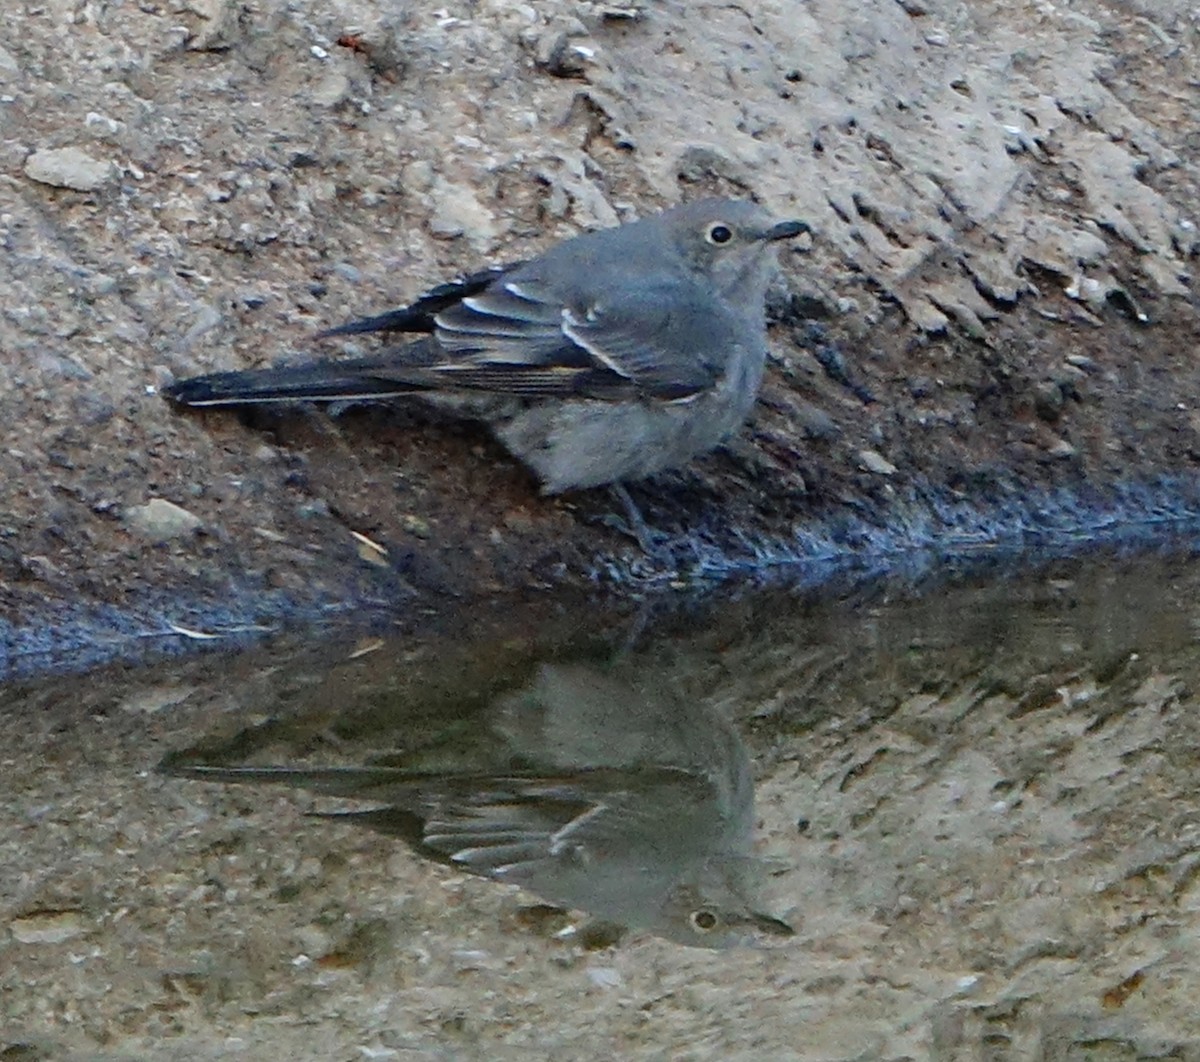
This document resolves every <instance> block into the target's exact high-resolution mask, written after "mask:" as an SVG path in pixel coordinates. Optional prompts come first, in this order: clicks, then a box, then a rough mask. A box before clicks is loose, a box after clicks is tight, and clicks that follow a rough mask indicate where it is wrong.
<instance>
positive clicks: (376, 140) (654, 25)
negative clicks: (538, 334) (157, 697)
mask: <svg viewBox="0 0 1200 1062" xmlns="http://www.w3.org/2000/svg"><path fill="white" fill-rule="evenodd" d="M1197 32H1198V31H1197V25H1196V15H1195V12H1194V10H1193V9H1192V7H1191V6H1190V5H1188V4H1184V3H1173V2H1157V3H1153V4H1151V3H1135V2H1117V0H1113V2H1110V3H1105V2H1102V0H1081V2H1077V3H1072V4H1071V5H1069V6H1067V5H1054V4H1050V3H1044V2H1028V3H1020V4H1012V3H999V2H997V3H990V2H989V3H973V4H971V5H960V4H953V3H949V2H946V3H943V2H939V0H929V2H925V0H922V2H920V3H910V2H904V3H897V2H893V0H871V2H870V3H867V4H865V5H864V4H856V5H852V6H850V7H847V6H846V5H843V4H841V3H839V2H835V0H814V2H811V3H797V2H766V3H756V4H753V5H745V6H738V5H736V4H682V3H628V4H620V3H615V4H608V3H599V2H596V3H590V2H580V3H566V2H558V0H555V2H547V3H539V4H536V5H525V4H511V3H507V2H479V3H448V4H445V5H443V6H442V7H440V8H438V9H436V10H430V9H429V8H428V7H426V6H423V5H407V4H398V5H390V6H377V5H374V4H370V3H365V2H359V0H346V2H325V0H302V2H300V3H294V4H290V5H287V6H286V7H279V6H278V5H274V4H267V3H254V2H251V3H238V2H234V0H190V2H176V0H172V2H169V3H161V4H155V3H151V4H140V5H132V4H113V3H75V2H58V0H52V2H50V3H39V4H36V5H35V4H30V3H21V4H16V5H12V10H11V11H6V15H5V23H4V31H3V33H4V36H3V38H2V41H0V44H2V47H0V129H2V130H3V136H2V137H0V230H2V232H3V242H4V248H5V254H4V256H3V258H0V278H2V284H3V290H4V299H3V305H2V306H0V352H2V356H3V363H4V373H3V376H2V378H0V424H2V425H3V428H2V429H0V430H2V431H3V435H4V439H3V445H2V446H0V512H2V514H3V519H2V521H0V622H3V623H4V624H5V627H4V631H5V645H6V647H7V648H6V650H5V651H6V656H7V659H8V662H9V664H10V665H11V663H12V662H13V661H14V660H19V659H23V658H25V657H28V655H29V654H31V653H35V654H36V653H38V652H42V651H44V650H47V649H59V650H71V651H74V650H77V649H89V648H90V649H94V648H95V646H96V645H97V644H98V643H100V642H102V643H103V644H104V645H105V646H115V647H117V649H118V650H122V651H126V652H128V651H129V650H130V649H131V647H133V646H134V645H141V644H144V643H145V641H146V636H147V635H152V636H155V637H157V636H159V635H162V636H164V637H166V638H168V639H170V638H171V637H173V635H172V634H171V632H172V630H173V627H172V624H175V625H183V626H188V627H199V628H203V629H207V630H213V629H228V628H230V627H237V626H245V625H247V624H253V623H255V622H264V623H267V624H272V623H276V622H278V621H279V620H280V618H281V617H283V616H286V615H293V616H295V615H300V616H306V617H308V618H309V619H312V618H314V617H316V616H319V615H321V614H322V613H323V612H328V611H329V610H338V611H342V610H345V609H347V608H349V609H351V610H362V609H364V608H367V607H380V608H383V609H385V610H386V609H393V608H395V607H396V606H398V605H399V606H400V607H401V608H402V609H403V610H407V609H408V607H409V604H410V603H411V602H412V601H414V600H415V601H419V602H420V603H421V605H422V607H428V606H429V605H430V604H435V603H436V602H437V601H440V600H444V599H445V597H446V596H447V595H455V596H462V597H472V596H475V595H480V594H491V593H496V592H509V591H514V590H518V589H521V590H523V589H526V588H530V587H534V588H538V587H549V586H556V585H558V586H562V585H575V586H579V585H588V584H590V583H592V582H593V581H594V580H595V579H596V578H597V577H599V578H601V579H602V580H605V581H607V580H609V578H610V577H611V576H614V575H615V576H616V577H617V578H628V577H629V576H630V575H631V574H638V575H640V576H642V577H645V576H646V575H647V574H649V575H652V576H653V575H663V574H664V573H665V574H666V575H667V576H668V577H675V576H679V575H684V576H686V575H687V574H688V572H689V570H690V569H691V568H694V567H695V566H696V565H695V563H694V562H695V560H696V558H697V557H698V556H701V555H703V556H704V557H705V558H707V560H706V564H707V566H708V567H709V568H712V567H713V566H714V564H713V563H711V562H712V561H713V558H714V557H716V558H720V557H722V556H724V557H732V558H733V559H734V561H738V560H739V559H740V560H746V559H747V558H749V559H750V561H751V562H752V563H753V561H754V550H753V549H751V548H749V547H748V546H747V543H759V544H762V543H767V544H769V545H770V552H771V556H772V557H774V558H776V559H778V558H779V557H781V556H786V555H787V554H788V552H789V551H795V552H799V553H803V552H805V550H806V549H809V548H811V541H810V540H809V539H807V538H805V535H806V534H808V533H810V532H812V531H813V529H815V528H824V529H826V530H828V529H829V528H833V529H834V531H833V532H830V534H831V535H832V537H831V538H828V540H822V541H823V543H824V545H831V548H833V549H834V550H837V549H843V550H846V549H851V548H854V544H855V541H856V539H855V536H854V534H853V533H852V531H853V528H854V527H855V526H859V525H865V526H868V527H869V526H875V527H889V526H896V525H897V524H903V525H904V526H905V527H909V528H916V529H917V530H914V531H912V533H911V534H909V535H908V537H909V538H910V539H911V538H914V537H916V538H919V537H922V536H924V537H925V538H926V539H928V538H929V537H934V538H936V537H937V535H938V534H939V531H940V529H943V525H944V524H945V522H946V517H945V507H946V506H947V505H948V504H953V505H957V506H959V509H958V510H956V511H958V512H959V514H960V517H961V513H962V512H969V513H971V514H972V517H971V519H972V520H973V521H975V524H976V525H977V526H974V527H973V530H974V531H977V532H978V533H979V534H982V535H984V536H987V535H993V534H1001V535H1002V534H1004V533H1005V531H1006V530H1012V528H1011V527H1007V528H1006V524H1005V521H1006V520H1007V519H1009V517H1010V516H1011V513H1009V512H1008V510H1006V506H1008V505H1010V504H1011V503H1013V502H1014V501H1015V502H1016V503H1017V504H1018V505H1021V504H1028V499H1030V498H1044V497H1047V496H1052V497H1055V498H1057V499H1058V500H1057V501H1056V502H1054V503H1053V504H1045V505H1043V504H1042V503H1041V502H1037V503H1036V504H1034V505H1033V507H1032V508H1033V510H1034V514H1035V517H1034V518H1035V522H1036V518H1037V514H1038V513H1041V514H1045V513H1046V512H1048V511H1049V510H1050V509H1053V508H1054V505H1066V507H1067V509H1068V510H1070V509H1071V506H1072V505H1073V504H1074V501H1073V500H1072V499H1080V498H1082V499H1083V506H1084V509H1085V510H1088V511H1094V510H1097V509H1098V510H1104V509H1105V507H1106V506H1107V507H1108V508H1109V509H1110V510H1112V511H1113V512H1115V514H1116V515H1117V516H1119V517H1121V518H1126V517H1132V518H1135V519H1136V518H1138V517H1139V516H1144V515H1145V513H1146V511H1147V510H1148V509H1151V510H1153V511H1154V512H1155V513H1156V514H1158V515H1162V514H1163V513H1166V514H1172V513H1178V512H1183V511H1190V510H1191V509H1193V508H1194V507H1193V505H1192V502H1191V500H1190V498H1191V493H1192V489H1191V477H1192V475H1193V471H1194V466H1195V462H1196V459H1197V454H1198V453H1200V439H1198V434H1197V433H1198V432H1200V417H1198V415H1197V413H1196V410H1195V408H1194V405H1195V398H1194V396H1195V394H1196V393H1197V390H1198V389H1200V388H1198V384H1200V379H1198V372H1200V370H1198V368H1197V364H1196V360H1195V358H1194V357H1193V352H1192V347H1193V343H1194V338H1195V334H1196V325H1195V319H1194V299H1193V295H1192V291H1191V286H1190V281H1191V269H1192V265H1193V259H1194V255H1195V251H1196V248H1197V238H1198V236H1197V230H1196V228H1195V225H1194V223H1193V218H1194V216H1195V213H1194V204H1195V202H1196V198H1197V197H1196V182H1197V161H1198V154H1200V146H1198V142H1197V139H1196V134H1195V130H1194V113H1195V111H1194V95H1195V84H1196V83H1197V79H1198V77H1200V65H1198V64H1200V60H1198V58H1197ZM710 191H718V192H723V193H728V194H736V195H753V196H755V197H758V198H760V199H761V200H762V201H763V202H765V203H767V204H769V205H770V206H771V207H772V208H773V209H775V210H777V211H778V212H779V213H780V214H781V215H786V216H790V215H796V216H800V217H803V218H805V219H807V220H808V221H809V222H810V223H811V224H812V225H813V227H814V229H815V230H816V236H815V239H814V240H813V241H812V244H811V247H807V248H798V249H796V250H794V251H789V252H788V253H787V254H786V255H785V260H784V262H783V268H782V271H781V280H780V283H779V286H778V288H777V290H776V291H775V293H774V294H773V296H772V299H771V306H770V311H771V318H772V321H773V327H772V343H773V349H774V355H775V356H774V359H773V364H772V366H771V368H770V372H769V378H768V381H767V383H766V386H765V388H764V393H763V396H762V401H761V402H760V404H759V406H758V408H757V410H756V412H755V414H754V416H753V418H752V421H751V423H750V424H749V425H748V426H747V427H746V429H745V430H744V431H743V432H742V434H741V435H740V436H739V437H738V438H737V439H736V440H734V441H733V442H731V444H730V445H729V446H728V447H726V448H724V449H723V450H722V451H720V452H717V453H715V454H713V455H710V456H708V457H706V458H704V459H702V460H699V461H697V462H696V463H695V464H694V465H693V466H692V467H690V468H688V469H686V470H683V471H681V472H679V473H673V474H668V475H663V476H661V477H659V478H657V479H655V480H654V481H652V482H650V483H647V484H643V485H640V486H638V487H637V488H636V489H635V497H636V498H637V500H638V501H639V503H640V504H641V505H642V507H643V509H644V510H645V512H646V515H647V517H648V519H649V520H650V522H651V523H652V524H655V525H656V526H657V527H659V528H661V529H663V530H668V531H671V532H673V533H674V534H675V538H674V540H673V546H672V548H671V549H668V550H666V551H665V552H664V555H663V556H661V557H659V558H656V559H654V560H653V561H649V562H648V561H647V559H646V558H644V557H640V556H639V555H638V552H637V550H636V547H634V546H633V545H632V544H631V543H630V541H629V540H628V539H627V537H626V536H624V535H622V534H621V533H620V531H619V530H616V529H614V528H613V527H612V526H611V521H610V520H609V519H608V518H609V517H610V516H611V513H612V508H613V505H612V502H611V500H610V499H609V497H608V496H607V495H606V494H604V493H603V492H601V493H599V494H597V493H596V492H592V493H584V494H581V495H578V496H571V497H566V498H563V499H559V500H551V501H547V500H544V499H542V498H540V497H539V496H538V495H537V493H536V490H535V488H534V486H533V484H532V482H531V479H530V477H529V475H528V474H527V473H526V472H525V471H524V470H523V469H521V468H520V467H519V466H518V465H517V464H515V463H514V462H513V461H512V460H511V459H509V458H508V457H507V456H506V455H505V454H504V452H503V451H502V450H501V449H500V447H499V446H498V445H496V444H495V443H494V442H492V441H491V440H489V439H488V438H487V437H486V436H485V435H484V434H483V433H482V431H481V429H479V428H477V427H476V426H473V425H470V424H461V423H450V422H446V421H444V420H441V419H438V418H436V417H434V416H433V415H432V414H430V413H428V412H426V411H423V410H421V409H420V408H414V407H412V406H402V407H401V408H398V409H393V410H384V411H381V410H366V409H359V410H353V411H350V412H347V413H345V414H344V415H341V416H339V417H335V418H331V417H329V416H328V415H325V414H320V413H313V412H303V411H299V412H295V413H288V414H271V415H269V416H266V415H247V416H241V417H239V416H238V415H236V414H230V413H209V414H205V415H199V416H196V415H192V416H189V415H181V414H180V413H178V412H177V411H175V410H173V409H172V408H171V407H170V406H169V405H168V404H167V403H166V402H165V401H163V400H162V398H161V396H160V395H159V394H158V390H159V388H161V386H162V385H163V384H164V383H166V382H168V381H170V380H171V379H172V378H176V377H179V376H183V375H188V374H193V373H196V372H200V371H205V370H211V369H223V368H231V367H243V366H249V365H258V364H264V363H269V362H272V361H274V360H277V359H280V358H284V357H297V356H302V355H304V354H306V353H308V352H311V351H313V350H314V349H317V347H316V344H314V341H313V338H312V337H313V335H314V333H315V332H316V331H317V330H319V329H321V328H323V327H327V326H330V325H333V324H336V323H339V322H341V321H343V320H345V319H347V318H349V317H352V316H356V315H360V314H363V313H367V312H371V311H376V310H379V309H381V308H385V307H388V306H392V305H395V304H398V303H400V302H403V301H405V300H407V299H410V298H411V297H413V296H414V295H416V294H418V293H419V292H420V291H422V290H423V289H425V288H426V287H428V286H429V285H430V284H432V283H435V282H438V281H440V280H442V279H445V278H447V277H448V276H452V275H454V274H455V273H456V272H458V271H459V270H461V269H464V268H471V267H475V266H479V265H482V264H485V263H489V262H497V261H506V260H512V259H514V258H519V257H522V256H525V255H528V254H531V253H535V252H536V251H537V250H538V249H540V248H542V247H545V246H547V245H548V244H549V243H550V242H552V241H554V240H556V239H559V238H562V237H565V236H569V235H571V234H573V233H576V232H579V231H581V230H583V229H586V228H590V227H595V226H602V225H609V224H613V223H616V222H618V221H620V220H622V219H625V218H629V217H632V216H634V215H636V214H638V213H641V212H645V211H649V210H653V209H655V208H658V207H660V206H664V205H667V204H670V203H673V202H676V201H679V200H681V199H685V198H688V197H693V196H697V195H700V194H704V193H707V192H710ZM347 347H350V348H351V349H353V345H351V344H347ZM322 349H323V348H322ZM337 349H341V348H337ZM1163 474H1169V475H1170V476H1172V477H1174V478H1173V479H1171V480H1170V482H1169V483H1165V484H1164V482H1163V481H1162V479H1161V477H1162V476H1163ZM1147 482H1149V483H1153V484H1157V486H1156V487H1155V490H1156V491H1158V493H1157V494H1154V493H1152V494H1151V495H1144V496H1143V495H1139V499H1140V500H1139V501H1137V502H1136V503H1135V504H1132V505H1130V504H1128V503H1127V502H1125V501H1122V500H1120V499H1119V498H1118V499H1117V500H1115V501H1114V495H1113V494H1112V493H1111V488H1113V487H1114V486H1120V485H1127V484H1129V483H1137V484H1144V483H1147ZM1044 492H1050V494H1049V495H1047V494H1045V493H1044ZM1055 492H1060V493H1057V494H1055ZM1064 499H1067V501H1064ZM164 502H167V503H170V505H164V504H163V503H164ZM147 506H149V508H147ZM897 513H902V514H903V519H901V518H900V517H898V516H897V515H896V514H897ZM1026 515H1028V514H1026ZM1068 517H1071V514H1070V513H1068ZM956 519H958V517H956ZM1023 519H1024V518H1023ZM951 522H952V521H951ZM848 528H849V529H850V531H847V529H848ZM839 529H840V531H839ZM822 533H825V532H822ZM359 535H361V536H365V537H366V538H367V539H368V540H370V541H369V542H368V543H364V542H363V541H362V540H361V539H359V538H358V537H356V536H359ZM839 536H840V537H839ZM903 537H904V536H902V538H903ZM372 543H373V544H374V545H372ZM376 547H379V548H376ZM715 566H716V567H720V566H721V565H720V563H716V564H715Z"/></svg>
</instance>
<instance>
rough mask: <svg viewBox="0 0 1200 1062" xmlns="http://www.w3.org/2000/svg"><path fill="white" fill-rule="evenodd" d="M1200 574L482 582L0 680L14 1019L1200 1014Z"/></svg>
mask: <svg viewBox="0 0 1200 1062" xmlns="http://www.w3.org/2000/svg"><path fill="white" fill-rule="evenodd" d="M1198 591H1200V570H1197V569H1196V567H1195V565H1194V564H1193V563H1191V562H1190V561H1189V560H1188V558H1187V557H1186V556H1177V557H1170V558H1157V559H1143V560H1139V561H1128V560H1124V561H1116V560H1111V559H1110V560H1106V561H1103V563H1097V562H1096V561H1095V559H1093V562H1092V563H1091V564H1079V563H1076V564H1068V563H1065V562H1063V563H1060V564H1056V565H1055V566H1053V567H1052V568H1048V569H1046V570H1043V571H1042V572H1040V573H1038V574H1037V575H1035V576H1029V577H1027V578H1024V579H1013V578H1008V579H1004V580H993V581H987V580H968V579H964V580H960V581H959V582H958V583H957V584H953V585H948V586H942V587H939V588H936V589H933V590H930V591H928V592H925V593H917V592H915V591H911V590H908V589H903V588H896V587H893V588H891V589H889V588H888V587H886V586H883V587H876V588H874V589H863V588H859V589H858V590H857V591H855V592H854V594H853V595H852V596H848V597H847V598H845V599H843V600H838V601H828V600H816V599H812V598H811V597H807V596H805V595H804V594H801V593H798V592H797V593H789V592H787V591H776V592H772V593H769V594H757V595H753V594H746V595H743V596H742V597H735V598H725V599H721V600H717V599H710V600H708V601H706V602H703V603H700V604H696V603H692V604H691V605H690V606H688V607H687V608H682V609H677V610H671V609H667V608H665V607H661V606H659V607H655V608H649V607H647V608H644V609H643V610H642V611H641V612H640V613H639V612H638V611H637V610H634V609H631V608H628V607H626V608H624V609H619V610H615V611H613V612H611V613H608V612H606V611H605V610H604V609H602V608H600V607H599V606H594V605H593V606H591V607H588V608H584V609H571V608H567V607H565V606H564V607H556V608H547V607H546V606H545V603H541V604H538V605H537V606H536V607H528V608H525V607H518V606H515V605H509V606H507V607H506V609H504V610H500V611H499V612H496V613H491V614H488V615H486V616H485V615H479V616H473V617H462V618H460V620H459V621H458V622H455V623H445V622H442V623H440V624H438V625H436V627H435V626H434V625H432V624H431V627H430V632H429V634H428V636H426V637H423V638H412V637H408V638H405V639H404V640H403V641H393V640H388V639H387V638H381V637H376V636H369V637H364V638H360V639H356V640H352V641H345V642H326V643H322V644H319V645H304V644H289V643H285V642H280V643H277V644H274V645H270V646H264V647H261V648H259V649H256V650H254V651H252V652H246V653H242V654H239V655H234V656H216V655H209V656H206V657H200V658H194V659H190V660H185V661H178V660H176V661H173V662H171V663H170V664H168V665H164V666H162V667H159V668H157V669H144V670H137V671H127V670H122V669H120V668H111V669H108V670H106V671H104V672H101V673H96V674H92V675H89V676H84V677H82V678H79V677H64V678H59V679H56V680H50V681H39V682H29V683H25V684H24V685H22V686H19V687H16V686H14V687H9V688H7V689H5V690H4V691H3V692H2V693H0V719H2V720H3V723H4V732H5V734H6V742H5V747H4V749H3V752H2V753H0V758H2V759H3V760H4V773H3V781H0V865H2V866H3V867H4V868H5V873H4V875H3V876H2V877H0V920H2V922H3V926H4V930H5V932H4V935H3V936H2V937H0V999H3V1015H4V1019H3V1022H2V1023H0V1043H4V1044H8V1045H17V1044H23V1045H27V1049H28V1050H29V1051H39V1050H40V1051H43V1052H45V1054H43V1056H42V1057H65V1056H68V1055H69V1054H70V1052H77V1053H79V1055H80V1057H83V1056H85V1055H86V1056H87V1057H97V1055H96V1052H101V1053H102V1056H103V1057H108V1056H111V1057H145V1058H161V1057H166V1058H175V1057H179V1058H204V1057H214V1058H215V1057H233V1056H241V1057H248V1058H260V1057H297V1058H330V1057H363V1056H364V1055H366V1056H370V1057H397V1058H410V1057H411V1058H423V1057H435V1058H440V1057H480V1058H496V1057H508V1055H510V1054H511V1055H514V1056H515V1055H516V1054H517V1053H521V1054H522V1055H523V1057H528V1054H529V1052H533V1053H534V1054H535V1056H537V1055H538V1054H549V1053H555V1054H556V1055H558V1056H559V1057H567V1058H571V1057H578V1058H588V1057H595V1056H596V1054H598V1053H601V1052H604V1053H608V1054H613V1055H615V1056H616V1057H631V1056H644V1057H681V1058H690V1057H696V1058H700V1057H721V1058H761V1057H772V1058H802V1059H809V1058H811V1059H827V1058H893V1057H895V1058H899V1057H912V1058H947V1059H949V1058H960V1057H992V1058H1001V1057H1012V1058H1029V1057H1043V1058H1087V1057H1115V1058H1126V1057H1128V1058H1139V1057H1161V1056H1163V1055H1164V1054H1166V1055H1169V1054H1170V1052H1171V1051H1173V1050H1174V1051H1176V1053H1177V1054H1179V1052H1186V1051H1189V1050H1192V1051H1194V1050H1196V1049H1197V1046H1198V1045H1200V1018H1198V1017H1197V1014H1198V1012H1197V1009H1196V1007H1195V998H1196V991H1197V989H1196V986H1197V985H1200V949H1197V947H1196V941H1197V936H1198V933H1200V792H1198V781H1197V780H1198V779H1200V771H1198V767H1200V722H1198V720H1197V713H1196V703H1195V692H1194V691H1195V690H1196V689H1197V682H1198V676H1197V671H1198V667H1200V651H1198V649H1197V645H1196V629H1197V619H1198V618H1200V607H1198V605H1197V602H1198V600H1200V593H1198ZM164 766H165V767H167V768H169V772H168V773H164V771H163V770H161V769H160V768H161V767H164ZM205 767H207V768H208V770H207V771H205V770H204V769H203V768H205ZM247 768H249V769H250V770H251V771H252V773H250V774H245V773H242V774H240V775H239V774H236V773H231V772H237V771H239V770H241V771H245V770H246V769H247ZM269 768H275V769H277V771H276V773H274V774H271V773H269V772H268V769H269ZM278 769H283V770H285V771H288V772H293V773H288V774H283V775H280V774H279V773H278ZM294 772H299V773H294ZM280 782H284V783H287V784H278V783H280ZM313 812H315V813H317V814H316V815H313V814H310V813H313ZM14 1049H15V1048H14ZM981 1052H983V1053H981ZM31 1057H39V1056H38V1055H36V1054H35V1055H32V1056H31Z"/></svg>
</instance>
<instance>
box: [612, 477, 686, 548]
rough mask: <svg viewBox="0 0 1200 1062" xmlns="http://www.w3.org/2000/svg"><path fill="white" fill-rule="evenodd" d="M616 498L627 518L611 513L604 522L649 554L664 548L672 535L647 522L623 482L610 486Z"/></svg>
mask: <svg viewBox="0 0 1200 1062" xmlns="http://www.w3.org/2000/svg"><path fill="white" fill-rule="evenodd" d="M609 490H610V491H611V492H612V495H613V497H614V498H616V499H617V501H618V502H620V504H621V508H623V509H624V510H625V519H624V520H622V519H621V517H619V516H617V515H616V513H610V514H609V515H608V516H606V517H605V518H604V523H605V524H606V525H607V526H609V527H611V528H613V529H614V530H616V531H620V532H621V534H623V535H628V536H629V537H630V538H632V539H633V540H634V541H635V542H636V543H637V544H638V545H639V546H641V547H642V552H643V553H645V554H646V555H647V556H653V555H654V554H656V553H658V552H660V551H661V550H662V548H663V547H664V546H665V545H666V544H667V542H668V541H669V540H670V537H671V536H670V535H669V534H667V532H665V531H657V530H655V529H654V528H652V527H651V526H650V525H649V524H647V523H646V518H645V517H644V516H642V511H641V509H639V508H638V507H637V503H636V502H635V501H634V500H633V499H632V498H631V497H630V496H629V491H627V490H626V489H625V486H624V484H622V483H613V484H611V486H610V487H609Z"/></svg>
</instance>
